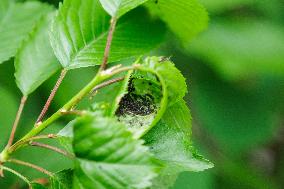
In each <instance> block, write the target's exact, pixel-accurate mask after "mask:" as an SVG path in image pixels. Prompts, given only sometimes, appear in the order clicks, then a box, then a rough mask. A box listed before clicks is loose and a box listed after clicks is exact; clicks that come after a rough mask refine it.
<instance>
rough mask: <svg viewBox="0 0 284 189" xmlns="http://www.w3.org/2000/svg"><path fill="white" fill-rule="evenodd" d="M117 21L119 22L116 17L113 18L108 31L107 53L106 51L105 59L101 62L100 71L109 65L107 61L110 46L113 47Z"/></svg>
mask: <svg viewBox="0 0 284 189" xmlns="http://www.w3.org/2000/svg"><path fill="white" fill-rule="evenodd" d="M116 22H117V19H116V18H112V19H111V23H110V28H109V33H108V37H107V43H106V48H105V53H104V59H103V63H102V64H101V67H100V71H102V70H104V69H105V68H106V65H107V62H108V58H109V53H110V47H111V42H112V38H113V34H114V31H115V27H116Z"/></svg>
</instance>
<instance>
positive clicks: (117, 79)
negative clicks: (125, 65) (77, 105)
mask: <svg viewBox="0 0 284 189" xmlns="http://www.w3.org/2000/svg"><path fill="white" fill-rule="evenodd" d="M124 79H125V77H119V78H115V79H111V80H108V81H106V82H103V83H101V84H99V85H97V86H96V87H95V88H94V89H93V90H92V95H93V94H94V93H95V92H96V91H97V90H99V89H101V88H103V87H106V86H108V85H111V84H114V83H117V82H120V81H123V80H124Z"/></svg>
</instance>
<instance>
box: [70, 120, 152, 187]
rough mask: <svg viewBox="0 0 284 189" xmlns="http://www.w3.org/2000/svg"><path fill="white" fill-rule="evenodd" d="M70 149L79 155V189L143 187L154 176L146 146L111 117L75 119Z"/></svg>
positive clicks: (147, 184)
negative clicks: (80, 186) (80, 188)
mask: <svg viewBox="0 0 284 189" xmlns="http://www.w3.org/2000/svg"><path fill="white" fill-rule="evenodd" d="M73 148H74V151H75V154H76V156H77V158H79V159H78V165H77V166H76V168H75V174H76V177H77V181H78V182H80V183H81V185H82V186H83V188H88V189H89V188H105V189H107V188H113V189H120V188H147V187H149V186H150V185H151V180H152V179H153V178H154V177H155V176H156V168H157V164H156V163H155V160H154V159H153V157H152V155H151V154H150V153H149V151H148V148H147V147H145V146H143V142H142V141H140V140H135V139H133V136H132V134H131V133H130V132H129V131H127V130H126V127H125V126H124V125H123V124H122V123H119V122H117V121H116V120H115V119H113V118H103V117H93V116H85V117H82V118H79V119H78V120H77V121H76V123H75V125H74V142H73ZM75 183H76V182H75Z"/></svg>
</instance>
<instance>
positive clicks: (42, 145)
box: [30, 142, 75, 159]
mask: <svg viewBox="0 0 284 189" xmlns="http://www.w3.org/2000/svg"><path fill="white" fill-rule="evenodd" d="M30 145H31V146H36V147H41V148H45V149H49V150H52V151H55V152H57V153H59V154H62V155H64V156H66V157H69V158H71V159H74V158H75V156H74V155H73V154H71V153H69V152H67V151H65V150H62V149H59V148H56V147H54V146H50V145H48V144H42V143H39V142H31V143H30Z"/></svg>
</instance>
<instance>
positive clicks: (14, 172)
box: [0, 165, 31, 186]
mask: <svg viewBox="0 0 284 189" xmlns="http://www.w3.org/2000/svg"><path fill="white" fill-rule="evenodd" d="M0 169H3V170H6V171H9V172H10V173H13V174H14V175H16V176H18V177H19V178H21V179H22V180H23V181H25V182H26V183H27V184H28V185H29V186H30V185H31V182H30V181H29V180H28V179H27V178H26V177H25V176H23V175H22V174H21V173H19V172H17V171H15V170H13V169H11V168H9V167H5V166H3V165H1V166H0Z"/></svg>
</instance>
